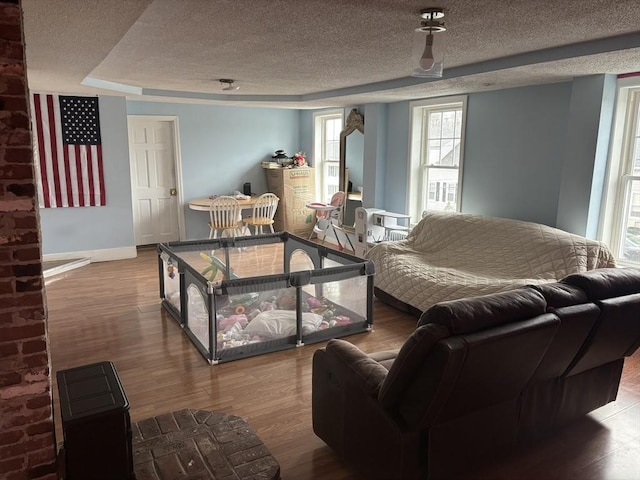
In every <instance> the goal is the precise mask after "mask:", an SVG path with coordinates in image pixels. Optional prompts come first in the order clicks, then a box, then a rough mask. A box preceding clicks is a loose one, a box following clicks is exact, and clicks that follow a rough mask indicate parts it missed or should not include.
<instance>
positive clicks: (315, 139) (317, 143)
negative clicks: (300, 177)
mask: <svg viewBox="0 0 640 480" xmlns="http://www.w3.org/2000/svg"><path fill="white" fill-rule="evenodd" d="M334 115H335V116H338V115H339V116H340V118H341V119H342V126H343V127H344V109H342V108H334V109H330V110H320V111H317V112H313V132H312V144H313V156H312V159H313V162H312V166H313V167H314V169H315V172H316V174H315V183H316V185H315V187H316V197H318V198H320V197H321V195H322V192H323V191H324V190H323V186H324V185H323V182H324V178H323V172H324V165H323V164H322V160H321V159H322V136H321V135H318V134H317V132H318V124H319V123H320V122H322V119H323V118H324V117H328V116H334ZM321 200H323V201H324V199H321Z"/></svg>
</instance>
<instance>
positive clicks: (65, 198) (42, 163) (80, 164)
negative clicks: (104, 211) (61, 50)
mask: <svg viewBox="0 0 640 480" xmlns="http://www.w3.org/2000/svg"><path fill="white" fill-rule="evenodd" d="M31 101H32V105H33V112H34V114H35V115H34V118H33V122H34V128H33V131H34V136H35V142H34V149H35V151H36V153H37V156H38V162H37V163H38V167H39V168H38V169H37V174H38V193H39V196H40V199H39V201H40V206H41V207H42V208H55V207H82V206H102V205H106V189H105V184H104V170H103V164H102V162H103V158H102V145H100V124H99V112H98V100H97V98H96V97H68V96H57V95H43V94H39V93H35V94H33V95H32V97H31Z"/></svg>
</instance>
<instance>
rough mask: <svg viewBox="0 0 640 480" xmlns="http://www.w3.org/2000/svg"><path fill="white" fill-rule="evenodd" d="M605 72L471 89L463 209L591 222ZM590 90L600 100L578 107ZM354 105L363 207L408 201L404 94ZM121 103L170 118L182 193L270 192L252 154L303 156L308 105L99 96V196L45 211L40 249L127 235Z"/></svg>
mask: <svg viewBox="0 0 640 480" xmlns="http://www.w3.org/2000/svg"><path fill="white" fill-rule="evenodd" d="M601 77H603V78H600V79H598V78H591V77H589V78H588V79H582V80H580V79H578V80H575V81H573V82H566V83H559V84H554V85H541V86H532V87H523V88H514V89H509V90H500V91H494V92H484V93H477V94H471V95H469V96H468V110H467V128H466V144H465V157H464V178H463V190H462V209H463V211H465V212H472V213H480V214H484V215H492V216H500V217H509V218H517V219H523V220H529V221H535V222H540V223H544V224H548V225H552V226H555V225H556V220H557V219H558V221H560V220H561V219H562V218H563V215H564V216H565V218H571V215H573V212H576V211H578V212H583V211H587V212H591V213H590V214H589V215H590V217H589V218H587V216H586V215H583V217H584V218H582V219H581V220H579V222H578V224H577V225H575V226H570V227H566V226H565V228H567V229H570V230H573V231H579V229H584V230H585V231H586V230H587V223H589V225H591V224H592V223H593V222H596V223H597V214H598V212H597V211H596V210H597V209H594V205H596V204H598V202H599V198H600V197H599V195H600V191H601V189H602V185H603V181H604V171H605V164H606V143H607V142H608V135H609V133H608V132H609V130H608V129H609V126H610V115H611V112H612V108H613V93H612V92H613V88H614V87H612V86H611V85H612V81H610V79H604V76H601ZM572 95H573V96H572ZM589 98H596V100H595V101H592V102H591V103H590V105H587V106H584V105H583V103H582V102H583V101H586V100H587V99H589ZM579 99H582V100H579ZM358 109H359V110H360V111H361V112H363V113H364V116H365V138H364V142H365V143H364V150H365V171H364V182H365V199H367V198H368V196H367V194H366V190H367V185H371V186H372V187H373V190H374V198H373V200H371V201H367V202H366V203H367V206H371V207H377V208H384V209H386V210H390V211H397V212H404V211H406V188H407V164H408V141H409V103H408V102H397V103H392V104H388V105H387V104H368V105H363V106H358ZM348 111H349V109H346V111H345V113H348ZM127 113H128V114H136V115H168V116H177V117H178V119H179V130H180V149H181V158H182V166H183V181H184V190H185V191H184V197H185V199H186V200H188V199H189V198H192V197H200V196H207V195H210V194H212V193H225V192H231V191H233V190H236V189H238V190H240V189H241V188H242V184H243V183H244V182H247V181H248V182H251V183H252V187H253V191H254V192H258V193H261V192H264V191H266V182H265V176H264V172H263V170H262V168H261V167H260V162H261V161H262V160H266V159H268V158H270V156H271V155H272V154H273V152H274V151H275V150H277V149H283V150H285V151H286V152H287V153H288V154H292V153H294V152H296V151H299V150H302V151H305V152H307V154H309V158H310V159H311V152H312V150H313V145H312V138H313V116H312V115H313V112H312V111H308V110H307V111H297V110H288V109H274V108H269V109H260V108H248V107H228V106H211V105H195V104H177V103H152V102H135V101H128V102H126V103H125V100H123V99H122V98H121V97H100V114H101V128H102V137H103V149H104V161H105V165H104V167H105V183H106V189H107V206H106V207H89V208H65V209H43V210H41V224H42V238H43V253H44V254H50V253H67V252H74V251H85V250H98V249H108V248H119V247H130V246H133V245H134V239H133V220H132V213H131V192H130V180H129V153H128V141H127V126H126V122H127ZM607 119H609V120H608V123H607ZM574 122H576V123H577V124H578V126H575V127H572V128H573V130H572V131H571V133H570V132H569V125H570V124H571V125H573V124H574ZM580 125H582V126H580ZM584 126H586V127H584ZM583 127H584V128H583ZM594 137H597V140H595V139H594ZM585 144H589V145H591V147H589V148H588V149H587V151H586V153H585V151H584V149H583V147H584V145H585ZM585 155H586V157H589V158H586V157H585ZM567 159H568V162H569V163H566V164H565V162H567ZM576 165H579V166H580V168H579V169H580V172H578V175H577V176H576V175H573V173H574V172H573V170H574V168H575V167H576ZM584 174H586V176H584V177H582V175H584ZM576 178H577V179H578V180H579V181H578V184H579V187H580V188H579V189H578V190H574V187H575V185H576ZM580 179H582V180H580ZM561 192H562V193H561ZM575 192H578V193H575ZM585 192H587V193H586V194H585ZM578 197H580V198H578ZM596 197H597V198H596ZM183 208H184V212H185V221H186V233H187V239H196V238H204V237H206V236H207V235H208V229H207V226H206V218H205V216H204V214H203V213H202V212H194V211H191V210H189V209H188V207H186V206H184V207H183Z"/></svg>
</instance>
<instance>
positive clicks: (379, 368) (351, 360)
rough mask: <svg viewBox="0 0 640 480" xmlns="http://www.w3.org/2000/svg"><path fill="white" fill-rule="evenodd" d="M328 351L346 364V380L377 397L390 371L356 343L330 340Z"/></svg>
mask: <svg viewBox="0 0 640 480" xmlns="http://www.w3.org/2000/svg"><path fill="white" fill-rule="evenodd" d="M326 353H327V354H328V355H330V356H331V357H333V358H334V359H335V360H336V361H337V362H338V364H340V365H341V366H344V372H343V373H344V374H345V375H346V377H347V378H346V380H348V381H349V382H350V383H352V384H354V385H353V386H356V387H358V388H360V389H361V390H363V391H364V393H366V394H367V395H369V396H373V397H377V396H378V392H379V391H380V386H381V385H382V382H383V381H384V379H385V378H386V376H387V373H388V372H389V371H388V370H387V369H386V368H385V367H384V366H383V365H381V364H380V363H378V362H377V361H376V360H374V359H373V358H371V357H370V356H369V355H367V354H366V353H364V352H363V351H362V350H360V349H359V348H358V347H356V346H355V345H353V344H351V343H349V342H347V341H344V340H339V339H333V340H330V341H329V343H328V344H327V347H326Z"/></svg>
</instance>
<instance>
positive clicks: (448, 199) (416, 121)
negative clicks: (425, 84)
mask: <svg viewBox="0 0 640 480" xmlns="http://www.w3.org/2000/svg"><path fill="white" fill-rule="evenodd" d="M465 114H466V97H455V98H448V99H438V100H428V101H421V102H413V103H412V104H411V123H412V124H411V127H410V129H411V148H410V152H411V153H410V154H411V161H410V168H409V185H410V188H409V199H408V204H409V213H410V214H411V219H412V221H414V222H417V221H418V220H419V219H420V217H421V215H422V212H423V211H425V210H440V211H449V210H450V211H459V210H460V195H459V192H460V191H461V188H460V183H461V179H462V152H463V144H464V121H465Z"/></svg>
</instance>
